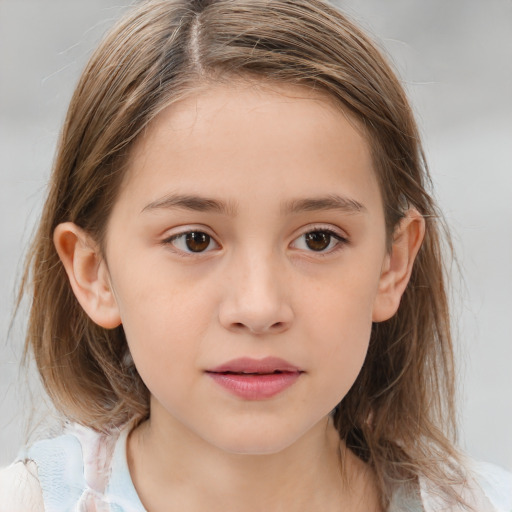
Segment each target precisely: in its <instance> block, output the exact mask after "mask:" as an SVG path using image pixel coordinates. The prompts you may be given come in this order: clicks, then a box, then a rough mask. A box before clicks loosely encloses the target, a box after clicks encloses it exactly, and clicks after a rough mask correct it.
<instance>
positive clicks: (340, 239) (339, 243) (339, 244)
mask: <svg viewBox="0 0 512 512" xmlns="http://www.w3.org/2000/svg"><path fill="white" fill-rule="evenodd" d="M313 233H323V234H326V235H327V236H328V237H329V245H328V247H329V246H330V245H331V243H332V241H333V240H332V239H334V240H335V244H334V246H333V247H331V248H330V249H327V250H325V249H321V250H318V251H316V250H314V249H311V248H308V249H299V250H304V251H306V252H310V253H312V254H315V255H317V256H320V257H322V256H328V255H330V254H332V253H335V252H337V251H339V250H341V249H343V247H344V246H346V245H347V244H348V243H349V241H348V239H347V238H346V237H344V236H342V235H340V234H339V233H337V232H336V231H334V230H332V229H329V228H325V227H322V226H314V227H313V228H311V229H308V231H306V232H304V233H302V234H301V235H300V236H298V237H297V238H295V239H294V240H293V241H292V244H293V243H294V242H297V241H298V240H300V239H301V238H303V237H306V236H307V235H311V234H313ZM191 234H201V235H206V237H208V245H207V246H206V248H205V250H199V251H194V250H190V248H188V249H189V250H187V249H183V248H179V247H176V246H175V245H174V243H173V242H176V241H177V240H186V237H187V235H191ZM212 242H213V244H214V245H215V246H216V247H213V249H215V248H219V247H220V244H219V243H218V242H216V240H215V239H214V237H213V236H211V235H209V234H208V233H206V232H205V231H201V230H200V229H190V230H188V231H184V232H182V233H177V234H175V235H172V236H170V237H168V238H166V239H164V240H162V245H165V246H169V245H170V246H173V250H175V251H176V252H177V253H178V254H179V255H180V256H183V257H190V256H193V255H201V254H205V253H208V252H211V250H212V248H210V249H209V250H207V249H208V248H209V247H210V245H211V243H212ZM185 243H186V241H185ZM304 243H305V244H307V242H304ZM292 244H290V245H292Z"/></svg>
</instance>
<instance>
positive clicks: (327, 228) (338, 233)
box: [290, 224, 350, 257]
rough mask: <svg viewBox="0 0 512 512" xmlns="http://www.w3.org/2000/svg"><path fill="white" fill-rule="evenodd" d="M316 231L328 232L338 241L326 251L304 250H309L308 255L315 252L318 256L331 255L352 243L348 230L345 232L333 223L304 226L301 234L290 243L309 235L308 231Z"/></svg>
mask: <svg viewBox="0 0 512 512" xmlns="http://www.w3.org/2000/svg"><path fill="white" fill-rule="evenodd" d="M314 232H323V233H328V234H329V235H330V236H332V237H333V238H335V239H336V240H337V243H336V245H335V246H334V247H333V248H331V249H329V250H325V251H314V250H312V249H310V250H304V252H307V253H308V255H311V254H313V255H315V256H317V257H323V256H329V255H331V254H333V253H335V252H337V251H339V250H341V249H343V248H344V247H345V246H346V245H348V244H350V239H349V236H348V235H347V233H346V232H344V231H343V230H341V229H340V228H338V227H335V226H333V225H332V224H327V225H326V224H313V225H308V226H306V227H305V228H302V229H301V232H300V234H299V235H298V236H295V237H294V238H293V240H292V241H291V243H290V245H292V244H293V243H294V242H295V241H297V240H298V239H300V238H301V237H303V236H305V235H307V234H308V233H314ZM292 248H293V247H292ZM297 250H302V249H297Z"/></svg>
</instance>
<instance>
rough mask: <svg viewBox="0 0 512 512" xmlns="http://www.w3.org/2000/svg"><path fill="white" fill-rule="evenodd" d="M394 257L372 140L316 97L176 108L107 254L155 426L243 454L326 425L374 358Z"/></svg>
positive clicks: (205, 99) (142, 160)
mask: <svg viewBox="0 0 512 512" xmlns="http://www.w3.org/2000/svg"><path fill="white" fill-rule="evenodd" d="M186 233H189V234H188V235H186ZM308 233H309V234H308ZM180 235H181V236H180ZM388 258H389V256H388V254H387V253H386V240H385V225H384V215H383V205H382V200H381V196H380V192H379V186H378V183H377V180H376V177H375V175H374V171H373V170H372V161H371V157H370V152H369V148H368V147H367V143H366V140H365V139H364V138H363V136H362V135H361V133H360V132H359V131H357V130H356V129H355V128H354V123H353V122H350V121H349V120H348V119H347V117H346V116H345V115H343V114H342V113H341V111H339V110H336V109H335V108H334V107H333V106H332V105H329V103H328V102H327V101H326V100H325V99H323V97H322V96H320V95H316V94H313V93H312V92H308V91H307V90H306V89H302V88H293V87H284V86H283V87H281V86H280V87H279V88H277V87H276V88H274V89H273V90H272V91H271V90H269V89H256V88H254V87H251V86H250V85H233V86H232V87H227V86H218V87H212V88H210V89H209V90H208V91H207V92H204V93H201V94H198V95H197V96H195V97H192V98H189V99H187V100H184V101H182V102H181V103H178V104H176V105H174V106H171V107H168V108H167V109H166V110H165V111H164V112H163V113H161V114H160V116H159V117H158V118H157V119H156V120H155V122H154V123H153V124H152V125H151V127H150V129H149V130H148V131H147V132H146V133H145V135H144V136H143V137H142V138H141V139H140V140H139V141H138V143H137V145H136V147H135V148H134V151H133V154H132V158H131V162H130V168H129V170H128V174H127V177H126V179H125V182H124V184H123V187H122V189H121V191H120V195H119V198H118V201H117V203H116V204H115V206H114V209H113V212H112V216H111V218H110V221H109V224H108V228H107V242H106V261H107V263H108V269H109V274H110V282H111V285H112V289H113V291H114V295H115V298H116V302H117V307H118V309H119V315H120V320H121V321H122V324H123V327H124V330H125V333H126V336H127V339H128V344H129V347H130V350H131V353H132V356H133V359H134V361H135V363H136V366H137V368H138V371H139V373H140V375H141V377H142V379H143V380H144V382H145V383H146V385H147V387H148V388H149V390H150V392H151V395H152V402H151V421H152V422H153V423H155V424H159V425H160V426H166V427H169V428H172V429H178V430H179V431H181V432H186V433H187V435H189V434H192V436H193V438H194V439H198V440H201V442H202V441H206V442H208V443H211V444H213V445H215V446H217V447H219V448H221V449H223V450H227V451H230V452H237V453H269V452H275V451H278V450H281V449H283V448H285V447H286V446H289V445H290V444H292V443H293V442H294V441H296V440H298V439H299V438H301V436H303V435H305V434H306V433H308V432H314V430H315V429H314V428H313V427H315V426H316V427H317V428H319V427H320V426H322V428H323V427H324V426H325V424H324V421H325V420H326V418H327V416H328V414H329V412H330V411H331V410H332V408H333V407H334V406H335V405H336V404H337V403H338V402H339V401H340V400H341V399H342V398H343V397H344V396H345V394H346V393H347V391H348V390H349V388H350V387H351V386H352V384H353V382H354V380H355V379H356V377H357V375H358V373H359V371H360V369H361V366H362V364H363V361H364V359H365V355H366V351H367V346H368V341H369V337H370V330H371V325H372V319H376V317H379V315H380V313H379V311H378V308H379V293H380V292H379V287H380V283H381V280H382V279H381V274H382V272H383V268H384V267H386V265H387V261H388ZM268 357H272V358H280V359H282V360H284V361H286V363H284V362H278V363H276V364H275V365H274V364H273V363H271V364H270V365H269V366H268V367H258V363H257V361H258V360H261V359H263V358H268ZM239 358H250V359H252V360H256V363H255V362H254V361H253V362H252V363H251V362H249V363H247V362H245V363H244V362H242V363H241V365H238V366H237V365H235V364H232V363H230V362H231V361H233V360H235V359H239ZM226 363H227V367H224V368H219V367H220V366H222V365H225V364H226ZM274 366H275V368H274ZM215 369H217V372H213V373H212V372H211V371H212V370H215ZM226 369H228V370H229V369H231V370H232V371H233V372H235V375H232V376H231V377H229V376H226V374H225V373H222V371H221V370H226ZM274 369H281V370H284V373H283V374H282V375H281V376H280V377H276V376H273V377H270V376H268V375H267V376H266V377H265V376H261V375H259V376H258V375H252V376H247V375H246V376H243V375H241V374H238V375H236V373H237V372H242V371H243V370H245V371H248V372H251V371H252V372H255V371H256V372H257V371H258V370H259V371H261V372H267V373H268V372H272V371H273V370H274Z"/></svg>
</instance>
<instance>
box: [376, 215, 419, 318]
mask: <svg viewBox="0 0 512 512" xmlns="http://www.w3.org/2000/svg"><path fill="white" fill-rule="evenodd" d="M424 236H425V219H424V218H423V217H422V216H421V215H420V213H419V212H418V211H417V210H416V209H415V208H411V209H409V210H408V211H407V213H406V214H405V217H403V218H402V220H401V221H400V222H399V224H398V226H397V227H396V229H395V231H394V233H393V242H392V246H391V250H390V251H389V252H388V254H387V255H386V258H385V260H384V265H383V266H382V272H381V276H380V280H379V289H378V291H377V296H376V297H375V301H374V305H373V315H372V321H373V322H383V321H384V320H389V319H390V318H391V317H392V316H393V315H394V314H395V313H396V312H397V310H398V306H399V305H400V299H401V298H402V294H403V293H404V291H405V288H406V286H407V283H408V282H409V279H410V277H411V272H412V266H413V263H414V260H415V258H416V255H417V254H418V251H419V249H420V247H421V243H422V242H423V237H424Z"/></svg>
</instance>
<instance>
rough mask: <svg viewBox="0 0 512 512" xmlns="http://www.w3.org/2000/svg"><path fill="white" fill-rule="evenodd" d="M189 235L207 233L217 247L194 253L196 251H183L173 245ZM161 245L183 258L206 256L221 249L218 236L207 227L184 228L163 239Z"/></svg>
mask: <svg viewBox="0 0 512 512" xmlns="http://www.w3.org/2000/svg"><path fill="white" fill-rule="evenodd" d="M175 229H180V228H175ZM189 233H205V234H206V235H208V236H209V237H210V239H211V242H213V244H215V247H213V248H209V249H207V250H205V251H198V252H194V251H186V250H182V249H180V248H178V247H176V246H175V245H173V243H172V242H173V241H175V240H177V239H179V238H181V237H185V236H186V235H188V234H189ZM160 243H161V245H163V246H165V247H167V248H169V249H170V250H172V251H173V252H174V253H176V254H178V255H179V256H182V257H191V256H195V257H200V256H205V255H207V254H209V253H210V252H212V251H214V250H216V249H220V248H221V245H220V243H219V242H218V241H217V236H216V235H214V234H212V232H211V230H210V229H208V228H207V227H206V226H186V227H185V226H183V228H182V229H181V230H179V231H175V232H173V233H171V234H169V235H168V236H166V237H165V238H163V239H162V241H161V242H160Z"/></svg>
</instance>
